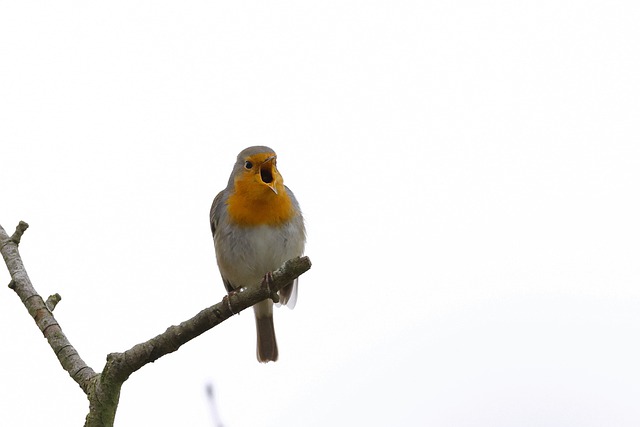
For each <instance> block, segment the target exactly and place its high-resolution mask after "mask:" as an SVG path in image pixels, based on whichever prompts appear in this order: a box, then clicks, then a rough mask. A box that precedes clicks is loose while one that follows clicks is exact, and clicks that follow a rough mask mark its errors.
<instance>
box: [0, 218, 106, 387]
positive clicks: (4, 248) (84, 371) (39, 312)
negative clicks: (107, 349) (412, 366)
mask: <svg viewBox="0 0 640 427" xmlns="http://www.w3.org/2000/svg"><path fill="white" fill-rule="evenodd" d="M28 227H29V225H28V224H27V223H26V222H23V221H20V224H19V225H18V226H17V227H16V232H15V233H14V234H13V236H11V237H9V235H8V234H7V233H6V231H5V230H4V228H2V226H0V252H2V257H3V258H4V262H5V263H6V264H7V268H8V269H9V273H10V274H11V283H10V287H11V289H13V290H14V291H15V292H16V294H18V296H19V297H20V300H22V303H23V304H24V306H25V307H26V308H27V311H28V312H29V314H30V315H31V317H32V318H33V320H34V321H35V322H36V325H38V328H39V329H40V331H42V334H43V335H44V337H45V338H46V339H47V341H48V342H49V346H50V347H51V349H52V350H53V352H54V353H55V355H56V357H57V358H58V361H59V362H60V365H62V368H63V369H64V370H65V371H67V372H68V373H69V375H70V376H71V378H73V380H74V381H75V382H76V383H78V385H79V386H80V388H82V390H83V391H84V392H85V393H87V390H88V388H89V382H90V380H91V379H92V378H94V377H95V376H96V373H95V372H94V370H93V369H91V367H89V366H88V365H87V364H86V363H85V362H84V360H82V358H81V357H80V355H79V354H78V352H77V351H76V349H75V348H74V347H73V346H72V345H71V343H70V342H69V340H68V339H67V337H66V336H65V334H64V333H63V332H62V328H61V327H60V325H59V324H58V321H57V320H56V318H55V317H54V316H53V313H52V312H51V310H49V308H47V305H46V304H45V302H44V301H43V299H42V297H41V296H40V295H39V294H38V293H37V292H36V290H35V289H34V288H33V285H32V284H31V279H29V275H28V274H27V271H26V269H25V268H24V265H23V264H22V258H21V257H20V252H19V251H18V243H19V242H20V239H21V237H22V234H23V233H24V231H25V230H26V229H27V228H28Z"/></svg>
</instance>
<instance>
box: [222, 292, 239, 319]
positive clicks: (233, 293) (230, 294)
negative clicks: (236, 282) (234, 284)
mask: <svg viewBox="0 0 640 427" xmlns="http://www.w3.org/2000/svg"><path fill="white" fill-rule="evenodd" d="M243 291H244V288H238V289H234V290H232V291H231V292H227V295H225V296H224V297H223V298H222V300H223V301H227V307H229V311H230V312H231V314H238V313H239V312H238V313H236V312H235V311H234V310H233V308H232V307H231V297H232V296H234V295H236V294H239V293H241V292H243Z"/></svg>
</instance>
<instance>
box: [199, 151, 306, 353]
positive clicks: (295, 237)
mask: <svg viewBox="0 0 640 427" xmlns="http://www.w3.org/2000/svg"><path fill="white" fill-rule="evenodd" d="M210 220H211V232H212V233H213V242H214V244H215V248H216V259H217V261H218V267H219V269H220V274H221V275H222V281H223V283H224V286H225V288H226V289H227V292H233V291H236V290H239V289H240V288H243V287H248V286H256V285H259V284H260V283H261V281H262V280H269V279H270V273H271V272H272V271H273V270H275V269H277V268H279V267H280V266H281V265H282V264H283V263H284V262H285V261H287V260H289V259H291V258H295V257H297V256H300V255H302V253H303V251H304V244H305V229H304V222H303V219H302V213H301V212H300V206H299V205H298V201H297V200H296V198H295V196H294V195H293V192H291V190H289V188H287V187H286V186H285V185H284V183H283V180H282V175H280V172H278V169H277V168H276V153H275V152H274V151H273V150H272V149H271V148H269V147H264V146H256V147H249V148H246V149H244V150H242V151H241V152H240V154H238V159H237V160H236V164H235V165H234V166H233V170H232V171H231V176H230V177H229V182H228V184H227V188H225V189H224V190H222V191H221V192H220V193H218V195H217V196H216V198H215V199H213V204H212V205H211V212H210ZM297 289H298V280H297V279H296V280H295V281H293V282H291V283H290V284H288V285H287V286H285V287H284V288H282V289H281V290H280V292H279V297H280V304H283V305H287V306H289V307H290V308H293V307H294V306H295V303H296V299H297V293H298V291H297ZM253 311H254V314H255V318H256V331H257V335H258V344H257V356H258V361H259V362H262V363H266V362H269V361H274V362H275V361H276V360H277V359H278V345H277V343H276V333H275V329H274V327H273V302H272V301H271V300H270V299H267V300H264V301H261V302H259V303H258V304H256V305H254V306H253Z"/></svg>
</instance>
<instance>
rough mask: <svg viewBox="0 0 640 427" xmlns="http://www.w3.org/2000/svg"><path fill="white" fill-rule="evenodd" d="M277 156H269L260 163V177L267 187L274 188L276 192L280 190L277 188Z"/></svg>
mask: <svg viewBox="0 0 640 427" xmlns="http://www.w3.org/2000/svg"><path fill="white" fill-rule="evenodd" d="M275 160H276V156H271V157H269V158H267V159H266V160H265V161H264V162H262V164H261V165H260V179H261V180H262V182H264V183H265V184H266V185H267V187H269V188H270V189H271V190H273V192H274V193H276V194H278V190H277V189H276V163H275Z"/></svg>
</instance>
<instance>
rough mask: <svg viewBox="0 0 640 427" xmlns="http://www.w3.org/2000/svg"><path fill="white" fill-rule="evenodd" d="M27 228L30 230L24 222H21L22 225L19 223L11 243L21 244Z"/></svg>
mask: <svg viewBox="0 0 640 427" xmlns="http://www.w3.org/2000/svg"><path fill="white" fill-rule="evenodd" d="M27 228H29V224H27V223H26V222H24V221H20V223H18V225H17V226H16V231H15V233H13V235H12V236H11V241H12V242H14V243H15V244H16V245H17V244H19V243H20V239H21V238H22V235H23V234H24V232H25V231H27Z"/></svg>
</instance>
